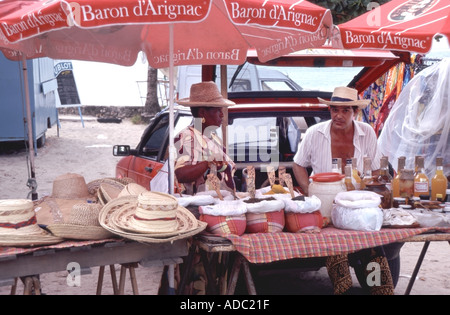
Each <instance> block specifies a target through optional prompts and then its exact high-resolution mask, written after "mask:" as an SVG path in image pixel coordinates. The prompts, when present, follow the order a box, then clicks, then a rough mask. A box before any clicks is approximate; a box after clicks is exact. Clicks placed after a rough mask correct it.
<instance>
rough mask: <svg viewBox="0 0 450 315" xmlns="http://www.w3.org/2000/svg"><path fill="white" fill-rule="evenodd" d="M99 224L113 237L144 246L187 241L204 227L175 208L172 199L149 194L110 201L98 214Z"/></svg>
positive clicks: (188, 212)
mask: <svg viewBox="0 0 450 315" xmlns="http://www.w3.org/2000/svg"><path fill="white" fill-rule="evenodd" d="M99 221H100V225H101V226H102V227H104V228H105V229H107V230H108V231H110V232H112V233H114V234H117V235H119V236H122V237H124V238H128V239H132V240H136V241H139V242H147V243H160V242H169V241H174V240H177V239H182V238H187V237H189V236H192V235H195V234H198V233H200V232H201V231H203V230H204V229H205V228H206V225H207V224H206V223H205V222H201V221H198V220H197V219H196V218H195V216H194V215H193V214H192V213H191V212H190V211H189V210H187V209H186V208H184V207H181V206H179V205H178V201H177V199H176V198H175V197H172V196H170V195H167V194H163V193H156V192H150V191H147V192H143V193H141V194H140V195H139V196H136V195H130V196H122V197H118V198H116V199H114V200H112V201H111V202H109V203H108V204H107V205H106V206H104V207H103V209H102V210H101V212H100V216H99Z"/></svg>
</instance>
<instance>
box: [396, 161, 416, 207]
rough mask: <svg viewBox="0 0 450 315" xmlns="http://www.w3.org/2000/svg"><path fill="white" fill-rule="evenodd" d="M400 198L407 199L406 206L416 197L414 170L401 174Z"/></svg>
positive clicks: (406, 170)
mask: <svg viewBox="0 0 450 315" xmlns="http://www.w3.org/2000/svg"><path fill="white" fill-rule="evenodd" d="M399 186H400V197H402V198H406V204H408V202H409V200H410V199H412V197H413V196H414V170H409V169H405V168H404V169H403V170H402V171H401V173H400V181H399Z"/></svg>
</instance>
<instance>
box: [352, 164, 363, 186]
mask: <svg viewBox="0 0 450 315" xmlns="http://www.w3.org/2000/svg"><path fill="white" fill-rule="evenodd" d="M357 162H358V161H357V159H356V158H353V159H352V182H353V185H354V186H355V189H357V190H359V189H361V177H359V174H358V168H357Z"/></svg>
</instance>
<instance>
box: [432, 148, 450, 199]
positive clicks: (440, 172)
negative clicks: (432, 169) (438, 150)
mask: <svg viewBox="0 0 450 315" xmlns="http://www.w3.org/2000/svg"><path fill="white" fill-rule="evenodd" d="M447 184H448V180H447V177H446V176H445V175H444V165H443V158H441V157H438V158H436V174H435V175H434V176H433V178H432V179H431V198H430V199H431V200H432V201H434V200H437V195H439V194H440V195H441V199H442V201H443V200H445V199H446V194H447Z"/></svg>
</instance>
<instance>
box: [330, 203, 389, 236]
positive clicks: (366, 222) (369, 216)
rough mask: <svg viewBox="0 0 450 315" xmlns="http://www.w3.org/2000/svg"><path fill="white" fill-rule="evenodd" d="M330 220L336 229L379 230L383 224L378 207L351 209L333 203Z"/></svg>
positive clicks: (381, 212)
mask: <svg viewBox="0 0 450 315" xmlns="http://www.w3.org/2000/svg"><path fill="white" fill-rule="evenodd" d="M331 220H332V221H333V225H334V226H335V227H337V228H338V229H344V230H356V231H379V230H380V229H381V226H382V225H383V211H382V210H381V209H380V208H378V207H377V208H360V209H352V208H345V207H341V206H338V205H336V204H335V205H333V210H332V211H331Z"/></svg>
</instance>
